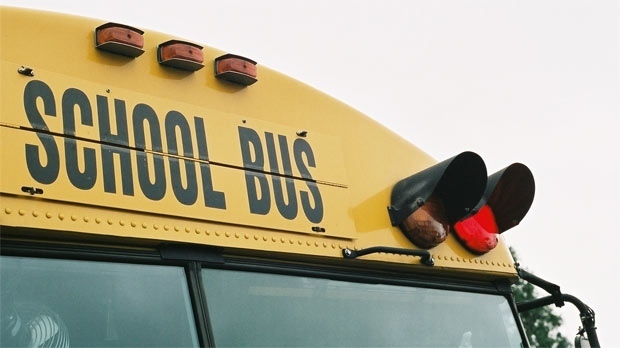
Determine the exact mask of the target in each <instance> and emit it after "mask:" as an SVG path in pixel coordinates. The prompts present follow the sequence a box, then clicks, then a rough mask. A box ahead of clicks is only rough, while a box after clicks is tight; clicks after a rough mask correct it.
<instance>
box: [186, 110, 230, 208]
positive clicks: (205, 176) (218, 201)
mask: <svg viewBox="0 0 620 348" xmlns="http://www.w3.org/2000/svg"><path fill="white" fill-rule="evenodd" d="M194 125H195V126H196V146H197V147H198V159H200V175H201V178H202V191H203V195H204V200H205V206H207V207H211V208H219V209H226V197H225V196H224V192H220V191H215V190H214V189H213V181H212V180H213V179H212V177H211V166H210V165H209V162H208V161H209V149H208V148H207V134H206V131H205V122H204V120H203V119H202V118H200V117H194Z"/></svg>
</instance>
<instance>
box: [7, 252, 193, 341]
mask: <svg viewBox="0 0 620 348" xmlns="http://www.w3.org/2000/svg"><path fill="white" fill-rule="evenodd" d="M0 288H1V290H2V298H1V299H2V305H1V307H0V315H1V316H0V326H1V328H2V331H1V332H0V347H187V346H193V347H196V346H198V339H197V334H196V328H195V326H194V317H193V314H192V310H191V302H190V298H189V292H188V288H187V281H186V276H185V271H184V269H183V267H171V266H159V265H138V264H122V263H112V262H90V261H79V260H55V259H39V258H26V257H8V256H2V257H0Z"/></svg>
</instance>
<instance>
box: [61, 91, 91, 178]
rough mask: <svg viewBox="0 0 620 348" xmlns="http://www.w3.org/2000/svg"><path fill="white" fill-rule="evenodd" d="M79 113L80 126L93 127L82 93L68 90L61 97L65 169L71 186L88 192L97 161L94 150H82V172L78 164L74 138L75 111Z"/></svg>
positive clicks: (84, 95)
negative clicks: (77, 110)
mask: <svg viewBox="0 0 620 348" xmlns="http://www.w3.org/2000/svg"><path fill="white" fill-rule="evenodd" d="M76 107H77V109H79V111H80V121H81V124H82V125H86V126H92V125H93V111H92V108H91V106H90V102H89V101H88V97H87V96H86V94H84V92H82V91H80V90H79V89H76V88H69V89H67V90H66V91H65V93H64V94H63V95H62V121H63V129H64V133H65V135H69V136H65V157H66V163H65V164H66V169H67V175H68V176H69V181H71V183H72V184H73V186H75V187H77V188H79V189H82V190H88V189H90V188H92V187H93V186H94V185H95V182H96V181H97V159H96V152H95V149H91V148H84V151H83V157H84V171H81V170H80V168H79V167H80V166H79V164H78V149H77V140H76V139H75V138H73V137H72V136H75V111H76Z"/></svg>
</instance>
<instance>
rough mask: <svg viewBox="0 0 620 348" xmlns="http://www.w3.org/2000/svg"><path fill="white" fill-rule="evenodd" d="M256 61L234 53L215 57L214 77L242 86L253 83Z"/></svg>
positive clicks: (255, 74) (255, 77)
mask: <svg viewBox="0 0 620 348" xmlns="http://www.w3.org/2000/svg"><path fill="white" fill-rule="evenodd" d="M256 71H257V70H256V62H255V61H253V60H251V59H248V58H245V57H241V56H238V55H235V54H225V55H223V56H220V57H217V58H215V77H217V78H219V79H223V80H226V81H229V82H233V83H237V84H240V85H244V86H249V85H252V84H254V83H255V82H256V81H258V79H257V72H256Z"/></svg>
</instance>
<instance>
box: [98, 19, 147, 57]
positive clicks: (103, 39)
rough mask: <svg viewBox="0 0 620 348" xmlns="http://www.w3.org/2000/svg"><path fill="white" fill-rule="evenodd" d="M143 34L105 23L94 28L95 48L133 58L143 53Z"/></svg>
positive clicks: (126, 27) (124, 26)
mask: <svg viewBox="0 0 620 348" xmlns="http://www.w3.org/2000/svg"><path fill="white" fill-rule="evenodd" d="M143 34H144V32H143V31H142V30H140V29H136V28H134V27H130V26H128V25H124V24H118V23H111V22H110V23H106V24H103V25H100V26H98V27H97V28H95V47H96V48H98V49H100V50H104V51H108V52H112V53H116V54H120V55H123V56H127V57H131V58H135V57H138V56H140V55H141V54H142V53H144V50H143V49H142V48H143V47H144V36H143Z"/></svg>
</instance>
